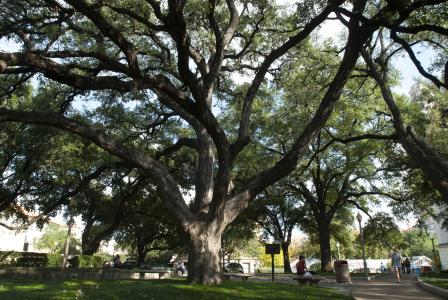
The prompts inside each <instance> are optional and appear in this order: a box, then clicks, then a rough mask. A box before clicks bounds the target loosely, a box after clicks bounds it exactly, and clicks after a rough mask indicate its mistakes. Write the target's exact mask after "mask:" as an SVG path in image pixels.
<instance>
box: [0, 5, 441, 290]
mask: <svg viewBox="0 0 448 300" xmlns="http://www.w3.org/2000/svg"><path fill="white" fill-rule="evenodd" d="M389 2H390V3H391V4H390V5H389V4H388V3H389ZM444 2H445V1H435V0H418V1H412V2H408V3H407V4H406V5H404V6H398V7H397V6H396V5H393V3H392V1H387V3H386V2H383V1H380V2H378V1H367V0H355V1H343V0H331V1H323V0H316V1H303V2H298V3H297V10H296V11H295V12H294V13H292V14H288V13H287V12H285V11H282V10H281V9H280V8H279V7H278V6H277V5H275V4H274V2H270V1H263V0H260V1H233V0H226V1H217V0H210V1H185V0H167V1H157V0H133V1H131V0H116V1H101V0H98V1H93V0H90V1H86V0H65V1H56V0H24V1H11V0H8V1H6V0H3V1H1V3H0V4H1V5H0V7H1V10H0V16H1V21H0V34H1V36H2V37H3V38H10V39H15V40H16V41H18V42H19V43H20V45H21V48H20V50H18V51H10V52H1V53H0V72H1V73H2V76H4V77H7V78H9V76H16V78H17V80H16V81H15V82H14V83H12V84H11V85H10V86H9V87H10V88H8V90H7V92H9V91H11V90H13V89H14V87H15V86H17V85H20V84H21V83H22V82H24V81H26V80H29V78H30V77H31V76H32V75H33V74H36V76H37V78H39V79H41V80H42V84H43V85H53V84H56V83H59V84H63V85H66V86H69V87H71V88H73V89H74V91H82V92H83V93H82V94H81V95H79V96H78V97H75V98H74V99H72V100H80V101H83V100H85V101H88V100H94V99H96V97H98V96H100V95H105V94H106V95H108V96H107V97H104V98H107V101H106V100H105V101H103V102H102V103H101V105H106V104H105V103H111V102H118V101H131V100H132V102H131V103H129V102H127V103H128V104H127V105H129V106H132V105H133V104H135V103H143V102H144V103H159V104H160V105H161V106H163V107H164V108H167V109H169V110H170V113H171V114H172V116H171V117H177V118H180V119H181V120H182V121H181V122H182V124H183V125H184V126H185V127H188V129H189V130H183V131H179V132H177V134H172V136H171V137H172V142H173V144H172V145H171V147H168V148H167V149H165V150H162V152H161V153H162V154H164V155H168V154H170V153H172V152H173V151H175V150H176V149H179V148H180V147H181V146H187V147H190V148H192V149H193V150H194V153H195V156H194V157H195V158H196V164H195V172H194V173H195V176H194V180H193V185H192V189H193V190H194V199H192V202H191V203H190V204H188V203H187V201H186V199H185V198H184V195H183V193H182V190H181V188H180V184H179V182H178V181H179V180H180V179H179V177H178V176H175V175H174V173H173V172H172V170H171V168H170V165H169V163H168V162H170V161H171V160H167V161H164V160H161V159H160V157H161V156H160V155H156V154H155V153H154V151H151V149H152V150H153V149H154V148H160V146H161V144H160V143H159V142H157V143H155V144H154V145H153V146H152V148H151V147H149V148H148V147H144V146H143V144H144V145H147V144H150V143H151V136H150V135H144V134H142V135H139V136H138V137H139V138H140V139H144V140H145V143H135V142H132V143H131V142H129V141H128V139H126V138H125V137H123V136H122V135H117V128H120V126H123V123H117V124H108V126H104V124H102V123H101V122H98V121H99V120H98V118H93V117H91V118H83V119H81V118H78V117H76V114H73V113H72V114H71V113H70V110H60V111H58V110H51V109H48V110H45V109H41V110H38V111H36V110H32V111H30V110H28V111H23V110H18V109H15V108H13V107H8V106H7V105H6V104H2V106H3V107H2V108H1V109H0V122H2V123H4V122H21V123H28V124H35V125H45V126H51V127H55V128H58V129H61V130H65V131H67V132H69V133H71V134H74V135H78V136H80V137H81V138H82V139H85V140H88V141H90V142H92V143H94V144H96V145H97V146H98V147H100V148H101V149H103V150H104V151H106V152H108V153H109V154H110V155H112V156H114V157H116V158H117V159H118V160H121V161H123V162H126V164H128V165H130V166H133V167H134V168H137V169H139V170H140V171H141V172H143V173H144V174H145V176H147V178H148V179H149V180H151V182H152V183H153V184H154V185H155V186H156V187H157V190H158V193H159V195H160V197H161V198H162V200H163V202H164V204H165V206H166V207H167V208H168V210H169V211H170V213H171V214H172V215H173V216H174V217H175V220H176V222H177V224H178V226H179V227H180V228H181V230H182V231H183V232H184V234H185V236H186V237H187V238H188V240H189V244H190V253H189V280H190V281H191V282H195V283H203V284H215V283H220V282H221V281H222V277H221V264H220V263H219V261H220V260H219V250H220V242H221V234H222V232H223V231H224V229H225V228H226V227H227V226H228V225H229V224H230V223H231V222H232V221H233V220H234V219H235V218H236V217H237V216H238V215H239V214H240V213H241V212H242V211H243V210H244V209H245V208H246V207H247V205H248V203H249V201H250V200H251V199H253V198H254V197H255V196H256V195H257V194H258V193H260V192H261V191H263V190H264V189H265V188H266V187H268V186H270V185H271V184H273V183H275V182H276V181H278V180H279V179H281V178H282V177H284V176H286V175H287V174H289V173H290V172H291V171H292V170H294V168H295V166H296V165H297V161H298V160H299V159H300V158H301V156H302V155H303V153H304V152H305V150H306V149H307V147H308V144H309V143H310V142H311V141H312V140H313V138H314V137H315V135H316V134H317V133H318V132H319V130H320V129H321V128H322V126H323V125H324V124H325V122H326V120H327V119H328V118H329V116H330V114H331V112H332V109H333V106H334V104H335V103H336V102H337V100H338V99H339V97H340V95H341V92H342V90H343V88H344V85H345V83H346V81H347V79H348V76H349V74H350V73H351V71H352V69H353V68H354V67H355V65H356V62H357V60H358V57H359V54H360V51H361V49H362V48H363V47H364V45H365V44H366V42H367V41H368V40H370V39H371V37H372V35H373V33H374V32H375V31H376V30H377V29H378V28H380V27H381V26H395V27H396V28H397V30H399V31H400V30H401V31H405V30H408V27H407V25H408V23H407V20H409V19H413V18H414V19H415V18H419V15H420V14H422V13H423V12H424V11H425V10H427V9H428V8H430V7H433V6H440V5H443V7H445V4H444ZM441 3H443V4H441ZM334 12H336V13H337V14H339V15H340V16H341V18H340V19H341V20H342V22H343V23H345V25H347V28H348V34H347V37H346V39H344V41H341V47H342V49H343V54H342V55H341V59H340V62H339V64H338V67H337V71H336V72H335V74H334V76H333V77H332V80H331V82H330V84H329V85H328V86H326V87H325V92H324V93H323V96H322V99H321V102H320V104H319V106H318V107H317V109H316V110H315V111H314V113H313V116H312V117H311V118H310V119H309V122H307V123H306V125H305V126H304V127H303V128H302V129H301V133H300V134H299V135H297V136H295V137H291V139H292V140H293V142H292V143H291V146H290V147H289V149H287V151H286V153H285V155H284V156H283V157H281V158H280V159H279V160H278V161H277V162H276V163H275V164H273V165H271V166H270V167H269V168H267V169H265V170H264V171H262V172H260V173H259V174H257V175H255V176H253V177H251V178H249V179H248V180H247V181H246V182H245V183H244V184H241V185H238V188H237V189H236V188H232V185H231V179H232V174H233V166H234V161H235V159H236V158H237V157H238V156H239V155H240V153H241V152H242V151H243V150H244V149H245V146H246V145H247V144H248V143H250V137H251V134H252V132H251V115H252V108H253V105H254V103H256V100H257V93H258V91H259V89H260V87H261V86H262V85H263V84H265V83H266V78H270V77H269V76H267V75H268V74H274V75H275V70H276V69H277V68H280V67H281V62H282V60H284V59H287V56H286V54H288V53H291V52H292V50H294V55H296V56H300V55H301V54H300V45H301V43H302V42H303V41H304V40H305V39H307V38H308V37H309V36H310V35H311V34H312V33H313V32H314V31H315V30H316V29H317V28H318V27H319V26H320V25H321V24H322V23H323V22H324V21H325V20H326V19H327V18H328V17H329V16H330V14H331V13H334ZM342 15H344V16H343V17H342ZM365 20H368V21H369V22H365ZM391 24H392V25H391ZM429 30H431V28H429ZM411 33H412V32H411ZM417 33H418V32H417ZM342 44H343V45H342ZM243 74H244V75H245V77H247V78H248V80H249V85H248V88H247V89H245V91H244V92H243V93H242V94H241V93H234V92H235V86H236V84H235V83H234V82H233V79H235V78H237V77H236V76H237V75H240V76H241V75H243ZM298 88H300V87H298ZM7 94H8V93H6V96H4V97H3V99H5V97H7ZM221 99H225V101H232V102H236V101H238V102H239V103H240V107H241V108H240V117H239V121H238V123H237V124H234V125H233V126H234V127H235V128H237V132H238V133H237V134H236V135H231V134H229V131H228V128H225V127H224V126H223V125H222V124H221V123H220V122H219V119H218V118H217V116H216V115H217V114H218V113H219V112H217V111H216V109H213V108H214V104H215V103H217V101H218V100H220V101H221ZM48 101H50V99H48ZM71 102H73V101H68V103H66V105H69V106H70V104H71ZM3 103H5V102H3ZM86 109H87V110H88V109H92V104H90V105H87V106H86ZM149 112H150V109H149V108H148V113H149ZM160 117H161V118H162V116H160ZM277 117H281V116H277ZM137 120H138V122H137V123H134V127H133V128H134V129H135V128H136V127H138V125H142V124H143V125H144V123H145V122H146V121H147V120H145V119H137ZM131 123H132V122H131ZM129 135H132V130H129ZM165 162H166V163H165Z"/></svg>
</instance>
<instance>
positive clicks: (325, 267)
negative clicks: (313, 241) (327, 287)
mask: <svg viewBox="0 0 448 300" xmlns="http://www.w3.org/2000/svg"><path fill="white" fill-rule="evenodd" d="M319 244H320V260H321V268H322V271H323V272H331V271H332V270H333V267H332V266H331V246H330V223H329V222H326V221H325V220H320V222H319Z"/></svg>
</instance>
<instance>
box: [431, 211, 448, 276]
mask: <svg viewBox="0 0 448 300" xmlns="http://www.w3.org/2000/svg"><path fill="white" fill-rule="evenodd" d="M438 210H439V208H436V212H437V211H438ZM426 224H427V225H428V228H429V231H430V232H431V233H433V234H434V236H435V238H436V239H437V241H438V244H439V245H438V248H439V255H440V265H441V269H442V270H443V271H446V270H448V231H447V229H445V228H443V226H442V224H441V223H439V222H438V221H437V220H434V219H433V218H428V220H426Z"/></svg>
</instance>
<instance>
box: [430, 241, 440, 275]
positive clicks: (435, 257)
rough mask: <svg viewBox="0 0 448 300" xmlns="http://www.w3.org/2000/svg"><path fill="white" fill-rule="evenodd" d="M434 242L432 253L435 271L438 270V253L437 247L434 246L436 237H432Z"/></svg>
mask: <svg viewBox="0 0 448 300" xmlns="http://www.w3.org/2000/svg"><path fill="white" fill-rule="evenodd" d="M431 243H432V253H433V255H434V271H437V267H438V265H437V255H436V248H435V247H434V238H432V239H431Z"/></svg>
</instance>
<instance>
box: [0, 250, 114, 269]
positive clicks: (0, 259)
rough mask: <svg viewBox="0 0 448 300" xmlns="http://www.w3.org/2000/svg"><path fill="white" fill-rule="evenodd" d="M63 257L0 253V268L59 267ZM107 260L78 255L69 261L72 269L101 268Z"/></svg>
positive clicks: (43, 254)
mask: <svg viewBox="0 0 448 300" xmlns="http://www.w3.org/2000/svg"><path fill="white" fill-rule="evenodd" d="M63 259H64V257H63V256H62V255H61V254H51V253H37V252H17V251H0V267H50V268H51V267H60V266H61V265H62V261H63ZM105 260H107V258H105V257H102V256H91V255H79V256H75V257H73V258H72V259H70V262H71V263H72V267H79V268H92V267H93V268H101V267H102V266H103V262H104V261H105Z"/></svg>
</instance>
